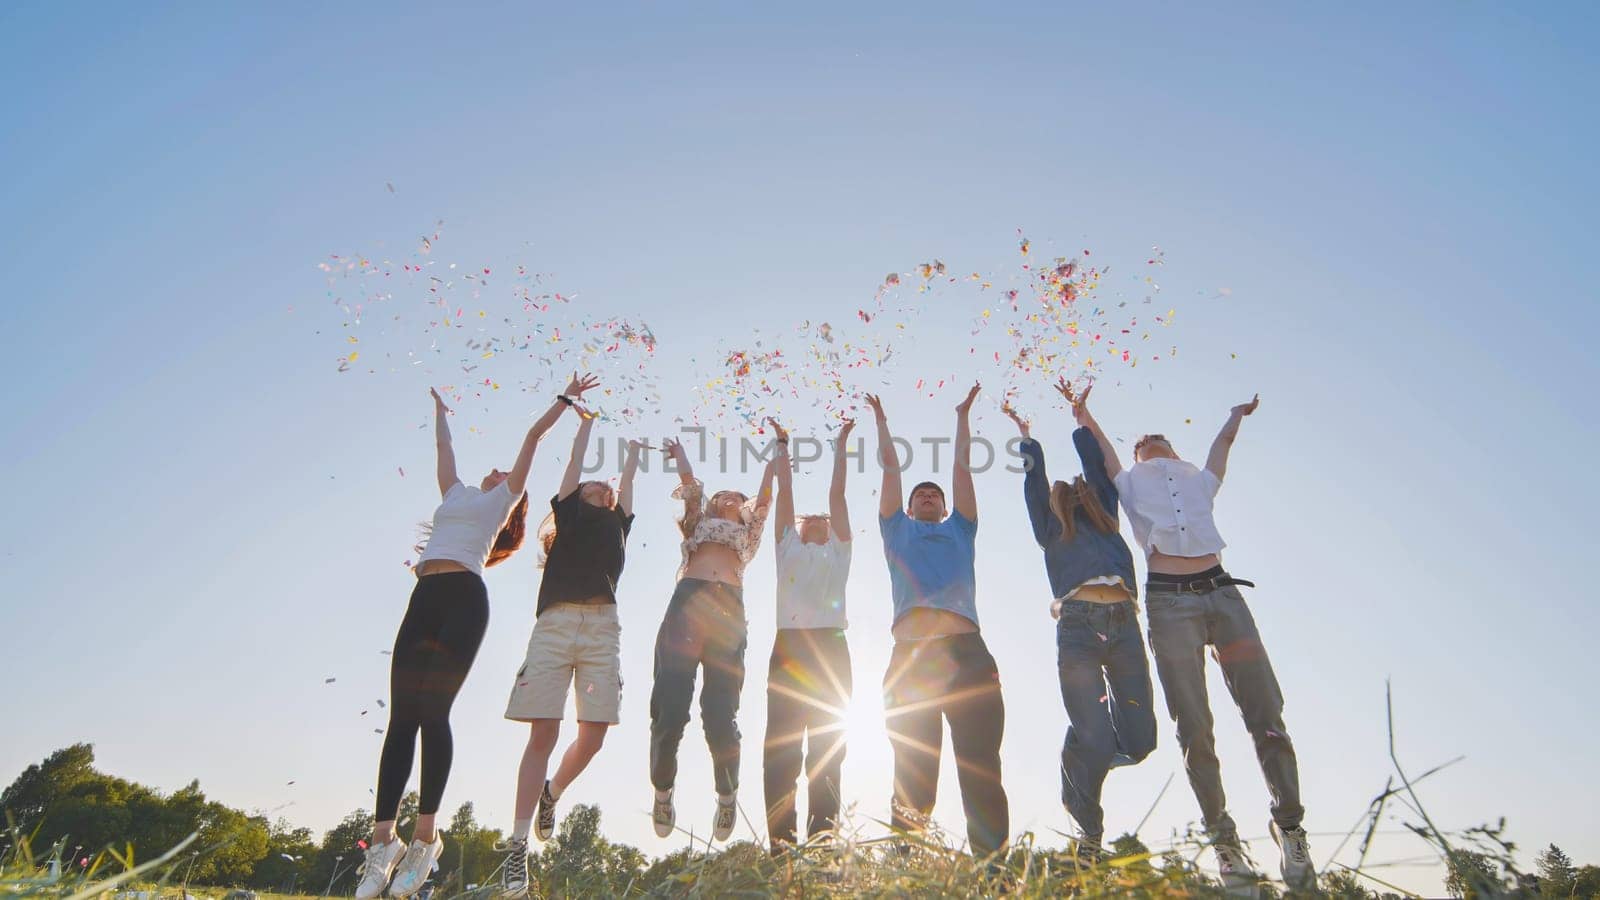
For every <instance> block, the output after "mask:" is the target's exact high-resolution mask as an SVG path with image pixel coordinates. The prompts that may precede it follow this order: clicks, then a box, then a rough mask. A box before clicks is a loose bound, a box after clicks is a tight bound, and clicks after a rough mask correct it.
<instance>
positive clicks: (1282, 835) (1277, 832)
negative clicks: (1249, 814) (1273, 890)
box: [1267, 822, 1317, 891]
mask: <svg viewBox="0 0 1600 900" xmlns="http://www.w3.org/2000/svg"><path fill="white" fill-rule="evenodd" d="M1267 830H1268V831H1270V832H1271V833H1272V839H1273V840H1274V841H1275V842H1277V844H1278V866H1279V868H1280V869H1281V870H1282V871H1283V883H1284V884H1287V885H1288V886H1289V887H1291V888H1294V889H1295V890H1297V891H1306V890H1310V889H1311V888H1313V887H1315V886H1316V884H1317V870H1316V869H1314V868H1312V865H1311V845H1310V844H1308V843H1306V830H1305V829H1304V828H1300V827H1295V828H1279V827H1278V823H1277V822H1273V823H1272V824H1270V825H1268V826H1267Z"/></svg>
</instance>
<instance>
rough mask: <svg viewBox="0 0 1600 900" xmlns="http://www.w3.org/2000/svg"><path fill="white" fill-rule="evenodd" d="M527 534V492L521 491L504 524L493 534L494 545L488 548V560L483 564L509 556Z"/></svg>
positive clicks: (494, 562) (489, 564)
mask: <svg viewBox="0 0 1600 900" xmlns="http://www.w3.org/2000/svg"><path fill="white" fill-rule="evenodd" d="M527 536H528V492H527V491H523V492H522V498H521V499H520V500H518V501H517V505H516V506H513V507H511V515H509V516H507V517H506V524H504V525H502V526H500V533H499V534H497V535H495V538H494V546H492V547H490V548H489V560H488V562H485V563H484V566H486V567H487V566H494V565H499V564H500V563H503V562H505V561H506V560H508V559H510V558H511V554H513V553H515V552H517V549H518V548H520V547H521V546H522V539H523V538H525V537H527Z"/></svg>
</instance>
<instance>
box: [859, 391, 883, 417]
mask: <svg viewBox="0 0 1600 900" xmlns="http://www.w3.org/2000/svg"><path fill="white" fill-rule="evenodd" d="M861 398H862V399H863V400H865V401H867V405H868V406H870V407H872V414H873V415H874V416H876V417H877V419H878V421H879V422H883V421H886V419H885V416H884V415H883V401H882V400H880V399H878V395H877V394H862V395H861Z"/></svg>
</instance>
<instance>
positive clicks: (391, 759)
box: [376, 572, 489, 822]
mask: <svg viewBox="0 0 1600 900" xmlns="http://www.w3.org/2000/svg"><path fill="white" fill-rule="evenodd" d="M488 627H489V592H488V590H487V589H486V588H485V587H484V586H483V579H482V578H480V577H478V576H477V575H474V574H473V573H471V572H442V573H440V574H438V575H424V576H422V577H421V578H419V579H417V586H416V588H415V589H414V590H413V591H412V592H411V604H410V606H408V607H406V617H405V619H404V620H402V621H401V622H400V633H399V634H397V635H395V638H394V661H393V662H392V663H391V664H390V668H389V733H388V735H387V736H386V737H385V738H384V739H383V755H382V756H381V757H380V758H379V760H378V807H377V810H376V813H377V814H376V820H377V821H379V822H390V821H393V820H394V818H395V816H396V815H397V814H398V813H399V811H400V795H401V794H403V793H405V789H406V781H407V780H409V779H410V778H411V762H412V758H413V757H414V756H415V755H416V750H417V732H419V731H420V732H421V733H422V802H421V804H420V805H419V806H418V807H417V811H418V812H419V813H421V814H422V815H425V816H429V815H433V814H434V813H437V812H438V811H439V801H440V800H441V799H443V797H444V785H445V782H446V781H447V780H448V779H449V778H450V762H451V758H452V757H453V755H454V752H455V747H454V743H453V741H452V740H451V737H450V706H451V705H452V704H453V703H455V700H456V694H457V693H458V692H460V690H461V683H462V682H463V681H465V680H466V678H467V670H468V669H471V668H472V660H473V658H474V657H476V656H477V655H478V645H479V644H481V643H482V642H483V633H484V631H485V630H486V629H487V628H488Z"/></svg>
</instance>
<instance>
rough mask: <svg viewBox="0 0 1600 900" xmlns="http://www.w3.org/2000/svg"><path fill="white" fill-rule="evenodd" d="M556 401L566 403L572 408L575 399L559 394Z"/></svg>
mask: <svg viewBox="0 0 1600 900" xmlns="http://www.w3.org/2000/svg"><path fill="white" fill-rule="evenodd" d="M556 399H557V400H560V401H561V402H562V403H565V404H566V405H568V406H571V405H572V404H573V399H572V398H571V397H568V396H567V395H566V394H557V395H556Z"/></svg>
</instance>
